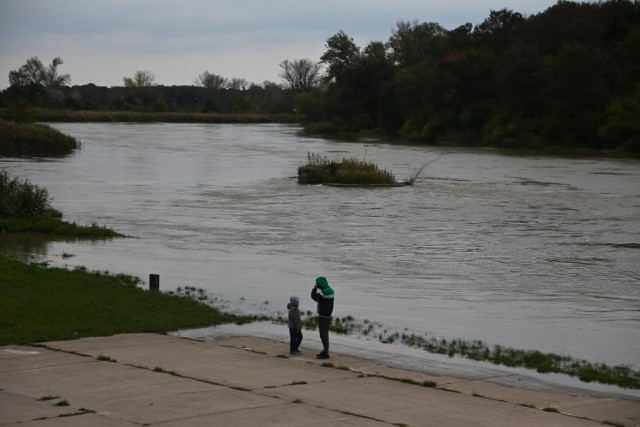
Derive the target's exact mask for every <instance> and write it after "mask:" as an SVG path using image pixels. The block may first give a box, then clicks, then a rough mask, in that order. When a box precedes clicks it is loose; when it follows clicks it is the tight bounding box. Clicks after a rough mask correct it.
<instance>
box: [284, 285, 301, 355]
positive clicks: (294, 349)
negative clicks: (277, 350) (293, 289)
mask: <svg viewBox="0 0 640 427" xmlns="http://www.w3.org/2000/svg"><path fill="white" fill-rule="evenodd" d="M298 304H300V298H298V297H297V296H295V295H292V296H291V298H289V304H287V308H288V309H289V336H290V337H291V340H290V344H289V354H290V355H292V356H298V355H300V354H302V353H300V351H299V350H298V347H300V343H301V342H302V321H301V320H300V310H299V309H298Z"/></svg>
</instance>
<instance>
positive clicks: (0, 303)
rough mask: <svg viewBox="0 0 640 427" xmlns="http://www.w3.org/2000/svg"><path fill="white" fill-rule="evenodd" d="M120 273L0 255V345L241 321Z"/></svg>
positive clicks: (169, 329)
mask: <svg viewBox="0 0 640 427" xmlns="http://www.w3.org/2000/svg"><path fill="white" fill-rule="evenodd" d="M137 283H138V279H137V278H134V277H131V276H124V275H105V274H100V273H91V272H87V271H85V270H82V269H78V270H74V271H69V270H65V269H60V268H45V267H42V266H40V265H35V264H26V263H24V262H20V261H15V260H12V259H8V258H4V257H0V294H1V295H2V298H0V345H6V344H28V343H36V342H45V341H53V340H67V339H74V338H81V337H89V336H108V335H113V334H118V333H132V332H166V331H172V330H177V329H180V328H191V327H200V326H208V325H217V324H221V323H231V322H241V321H244V320H246V319H245V318H241V317H238V316H235V315H232V314H225V313H223V312H221V311H219V310H217V309H215V308H213V307H211V306H208V305H206V304H202V303H199V302H197V301H194V300H193V299H191V298H188V297H180V296H172V295H168V294H164V293H160V292H149V291H146V290H143V289H141V288H139V287H138V286H137Z"/></svg>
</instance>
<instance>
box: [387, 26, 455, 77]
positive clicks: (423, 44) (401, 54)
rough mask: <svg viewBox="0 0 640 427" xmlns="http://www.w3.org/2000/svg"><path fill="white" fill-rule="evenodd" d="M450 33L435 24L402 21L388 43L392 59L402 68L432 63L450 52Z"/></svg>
mask: <svg viewBox="0 0 640 427" xmlns="http://www.w3.org/2000/svg"><path fill="white" fill-rule="evenodd" d="M448 37H449V32H448V31H447V30H446V29H444V27H442V26H441V25H440V24H437V23H435V22H424V23H422V24H418V22H417V21H414V22H403V21H400V22H398V23H397V24H396V30H395V31H393V34H392V35H391V37H390V38H389V41H388V42H387V47H388V48H389V49H390V51H391V55H390V56H391V58H392V59H393V60H394V62H395V63H396V64H397V65H399V66H401V67H409V66H412V65H415V64H418V63H421V62H424V63H432V62H434V60H435V59H437V58H439V57H441V56H442V55H444V54H445V53H446V52H447V51H448Z"/></svg>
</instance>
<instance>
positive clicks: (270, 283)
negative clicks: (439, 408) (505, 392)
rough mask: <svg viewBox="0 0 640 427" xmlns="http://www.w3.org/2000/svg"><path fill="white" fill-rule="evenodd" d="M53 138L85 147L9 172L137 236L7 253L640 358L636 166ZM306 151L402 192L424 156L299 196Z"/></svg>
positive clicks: (262, 302) (396, 324) (142, 132)
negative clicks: (329, 298)
mask: <svg viewBox="0 0 640 427" xmlns="http://www.w3.org/2000/svg"><path fill="white" fill-rule="evenodd" d="M53 126H54V127H56V128H58V129H60V130H61V131H63V132H65V133H68V134H70V135H72V136H75V137H77V138H79V139H80V140H81V142H82V148H81V149H80V150H78V151H77V152H76V153H75V154H73V155H71V156H68V157H65V158H61V159H6V158H5V159H0V167H1V168H3V169H5V170H7V171H8V172H9V173H10V174H11V175H13V176H19V177H22V178H28V179H29V180H30V181H31V182H32V183H34V184H36V185H39V186H43V187H46V188H47V189H48V190H49V192H50V195H51V196H52V197H53V206H54V207H55V208H57V209H59V210H61V211H63V212H64V214H65V219H67V220H69V221H75V222H78V223H81V224H88V223H92V222H96V223H98V224H105V225H107V226H109V227H112V228H114V229H116V230H117V231H120V232H122V233H125V234H127V235H131V236H134V237H133V238H127V239H115V240H110V241H106V242H105V241H93V242H86V241H56V242H50V243H43V242H39V241H37V240H36V241H34V240H31V241H28V242H25V241H19V242H17V241H15V240H13V239H12V240H11V242H8V241H7V240H8V239H6V238H5V239H3V241H4V244H3V245H1V246H2V247H3V250H4V251H22V252H24V251H26V252H28V253H30V254H31V255H33V256H35V257H36V258H38V259H41V260H48V261H50V262H51V263H52V264H53V265H66V266H69V267H74V266H86V267H87V268H89V269H92V270H108V271H110V272H114V273H127V274H133V275H136V276H139V277H141V278H143V279H144V280H145V281H146V280H147V279H148V275H149V274H151V273H153V274H159V275H160V286H161V288H162V289H163V290H169V289H175V288H177V287H179V286H195V287H199V288H203V289H205V290H206V291H208V292H210V293H211V294H212V295H216V296H217V297H219V299H220V301H224V304H225V305H226V307H228V308H230V309H233V310H240V311H243V312H252V313H262V312H267V313H277V312H279V313H284V312H285V310H286V307H285V306H286V303H287V301H288V299H289V296H290V295H291V294H297V295H299V296H300V297H301V308H302V309H303V310H313V308H314V307H313V301H311V300H310V298H309V293H310V290H311V287H312V285H313V282H314V278H315V277H316V276H320V275H322V276H326V277H327V278H328V280H329V282H330V283H331V285H332V286H333V287H334V289H335V290H336V295H337V296H336V311H335V313H334V314H335V315H336V316H339V317H342V316H346V315H351V316H353V317H355V318H356V319H359V320H364V319H367V320H371V321H376V322H380V323H382V324H384V325H385V326H388V327H389V328H396V329H398V330H401V331H404V330H405V328H406V330H407V331H409V332H413V333H419V334H422V333H425V332H428V333H430V334H433V335H435V336H438V337H447V338H465V339H481V340H484V341H486V342H488V343H493V344H501V345H506V346H511V347H516V348H523V349H539V350H542V351H549V352H554V353H560V354H568V355H571V356H574V357H578V358H585V359H587V360H590V361H601V362H605V363H610V364H619V363H624V364H635V365H636V366H637V365H638V364H640V262H639V261H640V161H637V160H621V159H599V158H558V157H548V156H506V155H501V154H500V153H498V152H496V151H493V150H488V149H463V148H444V147H421V146H406V145H392V144H386V143H380V142H376V141H373V140H372V141H368V142H358V143H355V142H340V141H331V140H325V139H320V138H307V137H301V136H299V135H298V128H297V127H295V126H289V125H273V124H268V125H210V124H122V123H96V124H86V123H73V124H67V123H65V124H62V123H58V124H54V125H53ZM310 152H312V153H319V154H321V155H323V156H326V157H327V158H328V159H330V160H340V159H342V158H344V157H356V158H358V159H365V160H367V161H372V162H374V163H376V164H378V165H379V166H381V167H382V168H384V169H387V170H390V171H392V172H393V173H394V174H395V175H396V177H397V178H398V179H400V180H402V179H406V178H408V177H410V176H411V175H412V174H413V173H414V172H415V170H417V169H418V168H419V167H420V166H421V165H422V164H424V163H426V162H430V161H431V162H432V163H430V164H429V165H428V166H427V167H426V168H425V169H424V171H423V172H422V174H421V175H420V177H419V179H418V180H417V182H416V183H415V185H412V186H406V187H400V188H379V189H366V188H336V187H326V186H302V185H298V184H297V182H296V179H295V176H296V170H297V167H298V166H301V165H302V164H304V163H305V162H306V159H307V153H310ZM63 255H64V256H63ZM69 256H71V257H69ZM285 335H286V334H285ZM285 339H286V336H285Z"/></svg>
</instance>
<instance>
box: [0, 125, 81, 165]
mask: <svg viewBox="0 0 640 427" xmlns="http://www.w3.org/2000/svg"><path fill="white" fill-rule="evenodd" d="M78 148H80V141H78V140H77V139H75V138H73V137H72V136H69V135H65V134H63V133H62V132H60V131H59V130H57V129H54V128H52V127H50V126H47V125H43V124H32V123H12V122H8V121H5V120H1V119H0V157H58V156H66V155H69V154H71V153H72V152H73V151H74V150H76V149H78Z"/></svg>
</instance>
